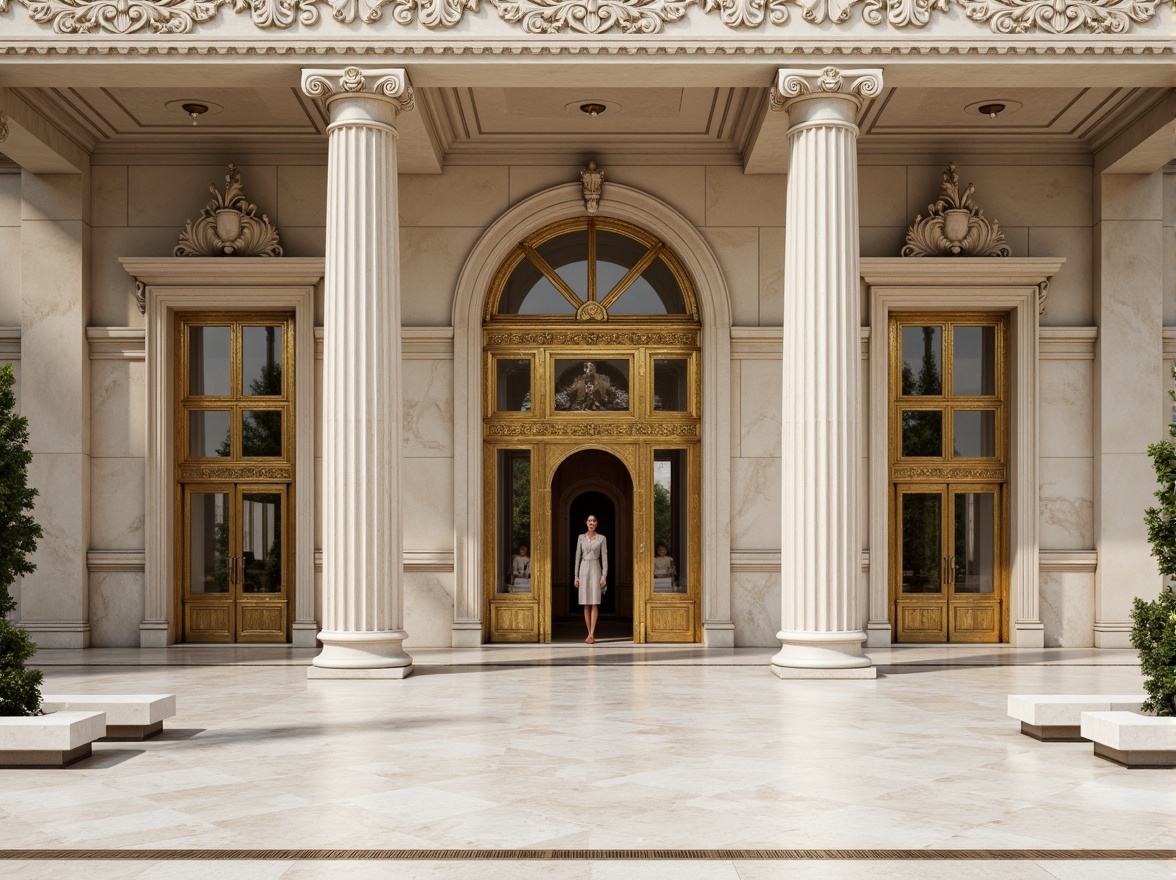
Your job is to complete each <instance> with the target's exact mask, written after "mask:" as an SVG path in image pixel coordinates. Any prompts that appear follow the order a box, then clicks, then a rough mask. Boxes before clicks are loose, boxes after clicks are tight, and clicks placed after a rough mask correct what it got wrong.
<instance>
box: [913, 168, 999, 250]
mask: <svg viewBox="0 0 1176 880" xmlns="http://www.w3.org/2000/svg"><path fill="white" fill-rule="evenodd" d="M975 191H976V186H975V185H974V184H971V183H969V184H968V188H967V189H965V190H964V192H963V194H962V195H961V194H960V176H959V175H958V174H956V167H955V163H954V162H949V163H948V165H947V170H946V171H944V172H943V195H941V196H940V197H939V198H938V199H936V200H935V202H934V203H933V204H930V205H928V206H927V217H926V218H924V217H923V215H922V214H916V215H915V222H914V225H913V226H911V228H910V229H908V230H907V234H906V246H905V247H904V248H903V249H902V255H903V256H904V257H1007V256H1009V255H1011V254H1012V250H1011V249H1010V248H1009V244H1008V242H1007V241H1005V236H1004V233H1003V232H1001V231H1000V224H999V223H997V222H996V221H995V220H989V219H988V218H987V217H985V216H984V212H983V211H982V210H980V207H979V206H978V205H977V204H976V203H975V202H974V201H973V200H972V193H974V192H975Z"/></svg>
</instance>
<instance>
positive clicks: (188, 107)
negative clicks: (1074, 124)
mask: <svg viewBox="0 0 1176 880" xmlns="http://www.w3.org/2000/svg"><path fill="white" fill-rule="evenodd" d="M181 109H182V110H183V111H184V112H185V113H187V114H188V115H189V116H191V117H192V124H193V125H195V124H196V120H197V119H199V118H200V116H202V115H203V114H205V113H207V112H208V105H207V104H195V103H189V104H183V105H181ZM1000 109H1001V110H1003V109H1004V107H1001V108H1000Z"/></svg>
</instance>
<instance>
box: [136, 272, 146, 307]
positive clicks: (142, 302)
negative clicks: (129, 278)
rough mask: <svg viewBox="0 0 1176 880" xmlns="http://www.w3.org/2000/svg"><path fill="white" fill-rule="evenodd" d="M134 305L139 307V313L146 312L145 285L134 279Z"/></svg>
mask: <svg viewBox="0 0 1176 880" xmlns="http://www.w3.org/2000/svg"><path fill="white" fill-rule="evenodd" d="M135 305H136V306H138V307H139V314H140V315H145V314H147V285H146V284H144V283H143V282H142V281H140V280H139V279H138V278H136V279H135Z"/></svg>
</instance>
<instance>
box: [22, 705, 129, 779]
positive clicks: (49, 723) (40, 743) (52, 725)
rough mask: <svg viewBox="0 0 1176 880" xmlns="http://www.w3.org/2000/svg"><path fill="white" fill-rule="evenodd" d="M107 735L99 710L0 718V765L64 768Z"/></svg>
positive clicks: (89, 750) (102, 715) (88, 754)
mask: <svg viewBox="0 0 1176 880" xmlns="http://www.w3.org/2000/svg"><path fill="white" fill-rule="evenodd" d="M105 734H106V715H105V714H104V713H102V712H53V713H52V714H49V715H28V716H17V717H15V718H0V768H12V767H64V766H66V765H67V764H72V763H74V761H80V760H81V759H82V758H88V757H89V756H90V754H91V748H90V745H91V743H93V742H94V740H96V739H99V738H100V737H102V736H104V735H105Z"/></svg>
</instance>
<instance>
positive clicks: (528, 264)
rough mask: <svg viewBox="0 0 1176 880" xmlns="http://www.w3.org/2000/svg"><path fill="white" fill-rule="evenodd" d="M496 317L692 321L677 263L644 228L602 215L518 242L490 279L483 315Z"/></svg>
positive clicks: (691, 306) (694, 316)
mask: <svg viewBox="0 0 1176 880" xmlns="http://www.w3.org/2000/svg"><path fill="white" fill-rule="evenodd" d="M497 315H521V316H530V315H542V316H545V317H552V316H564V317H569V318H573V317H574V318H576V319H578V320H581V321H605V320H608V319H609V318H610V317H635V316H656V315H665V316H674V317H682V318H688V319H690V320H697V318H698V312H697V309H696V306H695V303H694V297H693V295H692V294H691V292H690V283H689V281H688V279H687V276H686V272H685V270H684V269H683V268H682V265H681V263H679V262H678V259H677V257H675V256H674V254H673V253H671V252H670V250H669V249H668V248H667V247H666V246H665V244H663V243H662V242H661V241H659V240H658V239H657V238H655V237H654V236H652V235H650V234H649V233H648V232H646V231H644V230H643V229H640V228H639V227H637V226H633V225H632V224H629V223H625V222H624V221H621V220H614V219H611V218H606V217H599V218H597V217H584V218H576V219H573V220H565V221H563V222H561V223H557V224H555V225H554V226H549V227H547V228H546V229H542V230H540V231H539V232H537V233H535V234H534V235H532V236H530V237H529V238H527V239H525V240H524V241H523V242H521V243H520V244H519V246H518V247H516V248H515V249H514V251H512V252H511V254H510V256H509V257H507V259H506V261H505V262H504V263H503V265H502V268H501V269H500V270H499V272H498V275H497V277H496V278H495V281H494V288H493V290H492V291H491V296H490V298H489V300H488V307H487V314H486V317H487V318H488V319H489V318H491V317H494V316H497Z"/></svg>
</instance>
